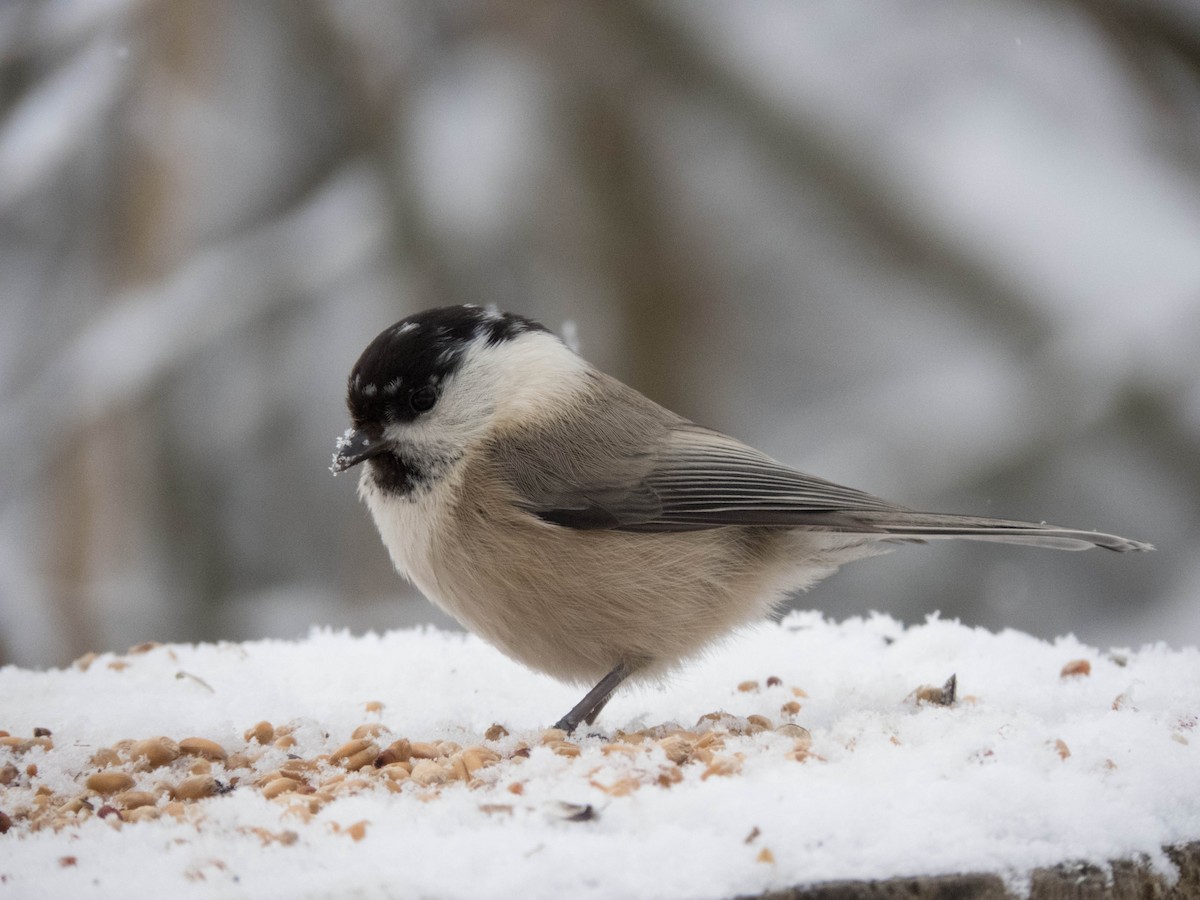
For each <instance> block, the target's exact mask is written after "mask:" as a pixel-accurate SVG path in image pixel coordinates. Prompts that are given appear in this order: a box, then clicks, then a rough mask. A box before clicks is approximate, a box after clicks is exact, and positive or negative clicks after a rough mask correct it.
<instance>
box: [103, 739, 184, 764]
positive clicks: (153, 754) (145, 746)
mask: <svg viewBox="0 0 1200 900" xmlns="http://www.w3.org/2000/svg"><path fill="white" fill-rule="evenodd" d="M182 754H183V749H182V748H181V747H180V745H179V744H177V743H175V742H174V741H173V740H171V739H170V738H169V737H152V738H146V740H144V741H137V742H135V743H134V744H133V745H132V746H131V747H130V748H129V755H130V757H131V758H133V759H135V760H139V761H141V760H144V761H145V765H146V766H147V767H148V768H151V769H157V768H159V767H161V766H165V765H167V764H168V763H172V762H174V761H175V760H177V759H178V758H179V757H180V756H181V755H182ZM114 755H115V754H114Z"/></svg>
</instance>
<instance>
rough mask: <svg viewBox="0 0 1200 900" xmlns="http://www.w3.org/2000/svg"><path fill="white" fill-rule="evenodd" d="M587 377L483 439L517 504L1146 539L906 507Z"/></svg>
mask: <svg viewBox="0 0 1200 900" xmlns="http://www.w3.org/2000/svg"><path fill="white" fill-rule="evenodd" d="M597 377H600V378H603V379H604V381H605V382H606V384H607V387H608V390H607V391H606V392H602V393H601V396H600V397H599V398H598V399H597V400H596V402H595V404H594V405H593V406H592V407H590V408H589V407H587V406H584V407H581V408H580V409H579V410H577V411H576V414H575V415H574V416H573V417H572V418H571V419H570V420H569V421H559V422H557V423H556V424H555V425H554V427H550V428H545V429H543V430H541V431H539V432H525V433H522V434H521V435H520V436H512V435H509V436H507V437H504V438H501V439H498V440H497V441H495V442H494V443H493V446H492V448H491V455H492V460H493V463H494V464H495V465H496V467H497V470H498V473H499V474H500V476H501V477H502V478H503V479H504V480H506V481H507V482H508V483H509V484H510V485H511V486H512V487H513V489H514V490H515V492H516V494H517V498H518V503H520V505H522V506H523V507H524V508H525V509H526V510H528V511H529V512H530V513H532V514H533V515H536V516H537V517H538V518H540V519H542V520H544V521H546V522H550V523H553V524H555V525H560V526H563V527H567V528H575V529H615V530H621V531H640V532H664V531H695V530H702V529H708V528H719V527H722V526H727V525H754V526H767V527H772V526H774V527H787V528H809V529H815V530H822V531H835V532H842V533H855V534H872V535H877V536H879V537H880V538H881V539H886V540H910V541H911V540H925V539H929V538H967V539H973V540H992V541H1005V542H1010V543H1023V544H1033V545H1036V546H1044V547H1052V548H1056V549H1064V550H1076V549H1086V548H1088V547H1092V546H1102V547H1106V548H1108V549H1111V550H1132V549H1147V548H1148V545H1144V544H1139V543H1137V542H1134V541H1128V540H1126V539H1124V538H1119V537H1115V536H1113V535H1105V534H1100V533H1097V532H1090V531H1077V530H1074V529H1066V528H1058V527H1056V526H1050V525H1038V524H1035V523H1031V522H1016V521H1010V520H1007V519H989V518H979V517H975V516H957V515H943V514H937V513H920V512H915V511H913V510H910V509H907V508H905V507H902V506H898V505H896V504H894V503H889V502H888V501H886V500H881V499H880V498H878V497H874V496H872V495H870V494H867V493H865V492H863V491H859V490H855V489H853V488H847V487H842V486H841V485H838V484H834V483H833V482H829V481H825V480H824V479H821V478H816V477H813V476H811V475H805V474H803V473H801V472H797V471H796V470H795V469H791V468H789V467H788V466H785V465H783V464H782V463H779V462H777V461H775V460H773V459H771V458H770V457H769V456H767V455H766V454H764V453H761V452H759V451H758V450H755V449H754V448H752V447H749V446H747V445H746V444H743V443H741V442H740V441H737V440H735V439H734V438H731V437H729V436H727V435H724V434H721V433H720V432H717V431H713V430H711V429H708V428H703V427H701V426H699V425H695V424H693V423H691V422H688V421H686V420H684V419H682V418H679V417H677V416H675V415H674V414H673V413H670V412H668V411H667V410H665V409H663V408H662V407H659V406H657V405H656V404H654V403H652V402H651V401H649V400H647V399H646V398H645V397H643V396H642V395H641V394H637V393H636V392H634V391H633V390H632V389H630V388H627V387H625V386H624V385H622V384H621V383H620V382H617V381H615V380H612V379H608V378H607V376H600V375H599V374H598V373H597ZM614 393H615V396H614ZM614 400H615V401H616V402H617V403H618V405H620V406H621V407H622V412H623V415H622V416H621V417H620V419H619V420H618V419H614V417H613V416H612V415H611V412H610V410H611V404H612V401H614ZM601 401H604V402H603V403H601ZM622 401H623V402H622Z"/></svg>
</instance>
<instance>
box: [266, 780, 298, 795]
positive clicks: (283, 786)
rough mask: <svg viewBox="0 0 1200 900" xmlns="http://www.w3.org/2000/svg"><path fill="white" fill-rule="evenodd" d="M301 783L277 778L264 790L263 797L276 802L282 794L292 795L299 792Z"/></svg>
mask: <svg viewBox="0 0 1200 900" xmlns="http://www.w3.org/2000/svg"><path fill="white" fill-rule="evenodd" d="M299 788H300V782H298V781H295V780H294V779H291V778H276V779H274V780H273V781H271V782H270V783H269V784H267V785H266V786H265V787H264V788H263V796H264V797H266V798H267V799H268V800H274V799H275V798H276V797H278V796H280V795H281V794H290V793H293V792H294V791H296V790H299Z"/></svg>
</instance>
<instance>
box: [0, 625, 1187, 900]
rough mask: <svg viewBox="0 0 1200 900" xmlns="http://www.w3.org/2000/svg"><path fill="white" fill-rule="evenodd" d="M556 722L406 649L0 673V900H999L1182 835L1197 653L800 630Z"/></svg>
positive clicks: (519, 688)
mask: <svg viewBox="0 0 1200 900" xmlns="http://www.w3.org/2000/svg"><path fill="white" fill-rule="evenodd" d="M952 674H953V675H956V676H957V695H955V696H952V695H951V693H950V692H948V691H943V690H942V688H941V687H937V688H932V687H929V685H938V686H942V685H943V684H944V683H945V682H946V681H947V679H948V676H950V675H952ZM580 694H581V691H579V690H577V689H575V688H571V687H566V686H563V685H559V684H557V683H555V682H553V681H550V680H548V679H546V678H543V677H541V676H539V675H535V674H533V673H530V672H528V671H527V670H524V669H522V668H521V667H520V666H518V665H516V664H514V663H512V662H510V661H508V660H507V659H505V658H504V657H503V656H501V655H500V654H498V653H497V652H496V651H494V650H492V649H491V648H489V647H488V646H486V645H485V644H483V643H482V642H480V641H479V640H477V639H475V638H473V637H471V636H467V635H461V634H451V633H443V632H438V631H434V630H430V629H422V630H411V631H397V632H391V633H388V634H384V635H374V634H368V635H365V636H361V637H354V636H351V635H349V634H346V633H339V632H332V631H327V630H315V631H313V632H312V633H311V634H310V636H309V637H308V638H307V639H305V640H302V641H296V642H284V641H258V642H253V643H246V644H216V645H200V646H190V645H143V646H140V647H136V648H133V649H131V651H130V652H129V653H128V654H126V655H122V656H115V655H112V654H106V655H100V656H95V655H89V656H88V657H86V658H84V659H82V660H80V661H78V662H77V663H76V664H75V665H74V666H73V667H71V668H69V669H64V670H56V671H48V672H33V671H28V670H22V669H17V668H13V667H8V668H4V669H0V696H2V697H4V698H5V699H4V703H3V706H2V707H0V729H3V730H5V731H7V732H8V735H7V736H0V741H2V742H3V743H2V744H0V830H3V829H6V831H5V833H4V834H2V835H0V885H3V887H4V888H5V889H6V891H0V893H3V892H7V893H10V894H12V895H13V896H20V897H26V898H38V897H46V898H50V897H62V896H72V895H75V894H77V893H79V892H92V891H94V890H95V889H96V888H99V889H100V890H101V891H102V892H116V891H120V892H121V895H122V896H126V897H138V896H160V895H164V894H169V895H170V896H178V897H185V898H186V897H223V896H230V895H231V894H233V893H236V894H239V895H243V894H244V895H247V896H251V895H252V896H263V897H274V896H285V895H286V896H289V897H334V896H356V897H375V896H438V897H475V896H481V895H487V896H512V897H516V896H521V897H562V896H565V895H570V896H573V897H626V896H655V897H725V896H733V895H736V894H753V893H756V892H762V891H767V890H771V889H779V888H785V887H790V886H796V885H807V884H813V883H817V882H821V881H827V880H835V879H881V878H889V877H895V876H901V875H904V876H908V875H938V874H949V873H962V872H988V873H997V874H999V875H1001V876H1002V877H1004V878H1005V879H1006V881H1007V882H1008V884H1009V885H1010V886H1014V887H1016V888H1017V889H1018V890H1019V889H1020V888H1021V887H1022V886H1027V885H1028V878H1029V876H1030V873H1031V872H1032V871H1033V870H1034V869H1035V868H1038V867H1043V866H1050V865H1054V864H1057V863H1060V862H1063V861H1068V860H1069V861H1087V862H1091V863H1095V864H1099V865H1104V864H1105V863H1106V862H1107V861H1109V860H1116V859H1132V858H1139V857H1141V856H1143V855H1144V857H1145V858H1147V859H1148V860H1149V864H1150V865H1151V867H1152V868H1154V869H1155V870H1157V871H1161V872H1163V873H1165V874H1167V875H1168V877H1170V875H1171V873H1172V870H1171V864H1170V862H1169V861H1168V859H1167V857H1166V856H1165V854H1164V853H1163V852H1162V848H1163V847H1165V846H1171V845H1176V844H1180V843H1183V842H1186V841H1194V840H1196V839H1197V838H1200V792H1197V791H1196V790H1195V789H1194V786H1195V776H1196V773H1197V772H1198V771H1200V750H1198V747H1200V732H1198V731H1197V728H1196V724H1197V715H1198V713H1200V652H1198V651H1197V650H1196V649H1194V648H1190V649H1185V650H1172V649H1169V648H1168V647H1166V646H1164V645H1155V646H1148V647H1144V648H1142V649H1140V650H1138V651H1136V652H1131V651H1119V652H1117V651H1114V652H1108V653H1102V652H1099V651H1097V650H1095V649H1093V648H1091V647H1087V646H1084V645H1082V644H1080V643H1079V642H1077V641H1076V640H1075V639H1074V638H1071V637H1067V638H1060V639H1058V640H1057V641H1054V642H1053V643H1050V642H1045V641H1040V640H1037V639H1035V638H1032V637H1030V636H1028V635H1024V634H1021V633H1017V632H1012V631H1006V632H1002V633H1000V634H993V633H990V632H987V631H984V630H981V629H973V628H968V627H965V626H963V625H960V624H958V623H956V622H949V621H943V620H940V619H938V618H937V617H932V618H930V619H929V620H927V621H926V622H925V623H924V624H921V625H918V626H914V627H909V628H905V627H903V626H902V625H901V624H900V623H898V622H896V621H895V620H893V619H890V618H888V617H886V616H881V615H876V616H872V617H870V618H868V619H852V620H849V621H846V622H842V623H835V622H831V621H827V620H825V619H823V618H822V617H821V616H820V615H818V614H815V613H802V614H793V615H791V616H789V617H787V618H786V619H785V620H784V621H783V622H782V623H780V624H779V625H764V626H761V627H759V628H756V629H753V630H751V631H748V632H745V633H742V634H739V635H738V636H737V637H735V638H733V639H731V640H729V641H728V642H726V643H725V644H724V645H723V646H721V647H719V648H717V649H716V650H714V651H713V652H711V653H710V654H708V655H707V656H706V657H705V658H704V659H702V660H699V661H696V662H694V663H693V664H691V665H690V666H688V667H687V668H686V669H684V670H683V671H682V672H681V673H679V674H678V675H677V676H675V677H674V678H672V679H671V681H670V682H669V683H668V684H667V685H666V686H664V687H660V688H656V687H645V688H638V689H630V690H627V691H624V692H622V693H620V694H619V695H618V696H617V697H616V698H615V699H614V700H613V702H612V703H610V704H609V706H608V707H607V708H606V709H605V710H604V713H603V715H602V717H601V720H600V722H599V723H598V725H597V727H596V728H595V729H593V730H594V731H595V732H597V733H594V734H582V733H581V734H578V735H572V736H568V735H564V734H563V733H562V732H557V731H553V730H549V731H545V730H543V727H544V725H545V723H548V722H553V721H555V720H556V719H557V718H558V716H559V715H561V714H562V712H563V711H565V710H566V709H567V708H568V707H570V706H571V705H572V704H573V703H574V702H575V701H576V700H578V699H579V695H580ZM601 732H602V733H601Z"/></svg>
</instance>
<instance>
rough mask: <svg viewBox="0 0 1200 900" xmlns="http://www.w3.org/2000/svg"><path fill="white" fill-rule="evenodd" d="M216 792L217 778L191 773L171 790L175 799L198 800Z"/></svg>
mask: <svg viewBox="0 0 1200 900" xmlns="http://www.w3.org/2000/svg"><path fill="white" fill-rule="evenodd" d="M216 792H217V779H215V778H213V777H212V776H211V775H193V776H192V777H191V778H185V779H184V780H183V781H181V782H179V784H177V785H176V786H175V788H174V789H173V790H172V791H171V793H172V795H173V796H174V797H175V799H176V800H200V799H202V798H204V797H211V796H212V795H213V794H215V793H216Z"/></svg>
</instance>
